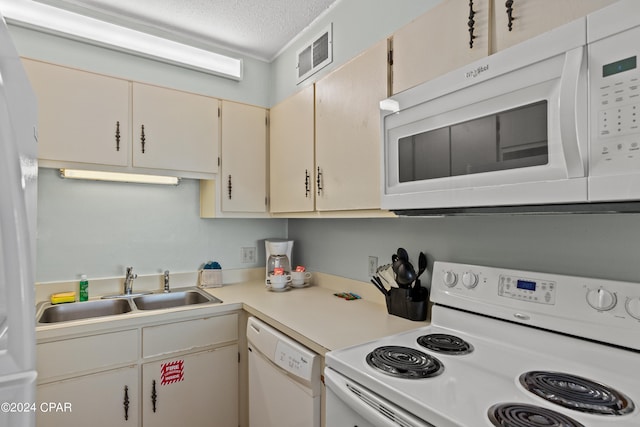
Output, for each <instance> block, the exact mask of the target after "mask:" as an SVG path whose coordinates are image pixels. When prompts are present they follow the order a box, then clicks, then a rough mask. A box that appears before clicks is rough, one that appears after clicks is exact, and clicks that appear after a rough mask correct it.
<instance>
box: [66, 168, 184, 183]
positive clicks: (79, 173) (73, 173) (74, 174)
mask: <svg viewBox="0 0 640 427" xmlns="http://www.w3.org/2000/svg"><path fill="white" fill-rule="evenodd" d="M60 176H61V177H62V178H71V179H88V180H93V181H116V182H133V183H138V184H165V185H178V184H179V183H180V178H178V177H175V176H161V175H142V174H135V173H120V172H102V171H91V170H81V169H60Z"/></svg>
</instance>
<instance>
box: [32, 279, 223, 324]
mask: <svg viewBox="0 0 640 427" xmlns="http://www.w3.org/2000/svg"><path fill="white" fill-rule="evenodd" d="M221 302H222V301H221V300H219V299H218V298H216V297H214V296H212V295H209V294H208V293H206V292H204V291H202V290H200V289H198V288H195V287H194V288H184V289H180V290H176V291H171V292H167V293H155V294H144V295H141V294H135V295H118V296H116V297H111V298H109V299H100V300H93V301H86V302H81V303H70V304H56V305H53V304H51V303H48V302H45V303H41V304H40V305H39V306H38V310H37V322H38V324H51V323H59V322H68V321H71V320H80V319H90V318H94V317H103V316H115V315H120V314H127V313H131V312H134V311H137V310H161V309H166V308H176V307H186V306H193V305H203V304H218V303H221Z"/></svg>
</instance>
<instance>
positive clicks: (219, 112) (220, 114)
mask: <svg viewBox="0 0 640 427" xmlns="http://www.w3.org/2000/svg"><path fill="white" fill-rule="evenodd" d="M220 116H222V112H221V111H220V107H218V117H220Z"/></svg>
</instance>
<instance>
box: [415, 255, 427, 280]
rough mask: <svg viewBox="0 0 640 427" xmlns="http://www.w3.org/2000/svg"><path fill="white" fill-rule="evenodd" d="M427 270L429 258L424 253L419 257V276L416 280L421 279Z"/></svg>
mask: <svg viewBox="0 0 640 427" xmlns="http://www.w3.org/2000/svg"><path fill="white" fill-rule="evenodd" d="M426 269H427V256H426V255H425V254H424V252H420V255H419V256H418V275H417V276H416V279H417V278H419V277H420V275H422V273H424V271H425V270H426Z"/></svg>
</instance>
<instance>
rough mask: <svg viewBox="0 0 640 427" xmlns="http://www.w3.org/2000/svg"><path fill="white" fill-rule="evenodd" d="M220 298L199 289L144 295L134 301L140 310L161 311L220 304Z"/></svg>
mask: <svg viewBox="0 0 640 427" xmlns="http://www.w3.org/2000/svg"><path fill="white" fill-rule="evenodd" d="M220 302H222V301H221V300H219V299H218V298H216V297H214V296H211V295H209V294H207V293H206V292H202V291H200V290H197V289H190V290H185V291H176V292H169V293H162V294H150V295H142V296H139V297H136V298H134V299H133V303H134V304H135V306H136V307H137V308H138V309H140V310H159V309H163V308H173V307H183V306H186V305H194V304H207V303H220Z"/></svg>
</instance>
